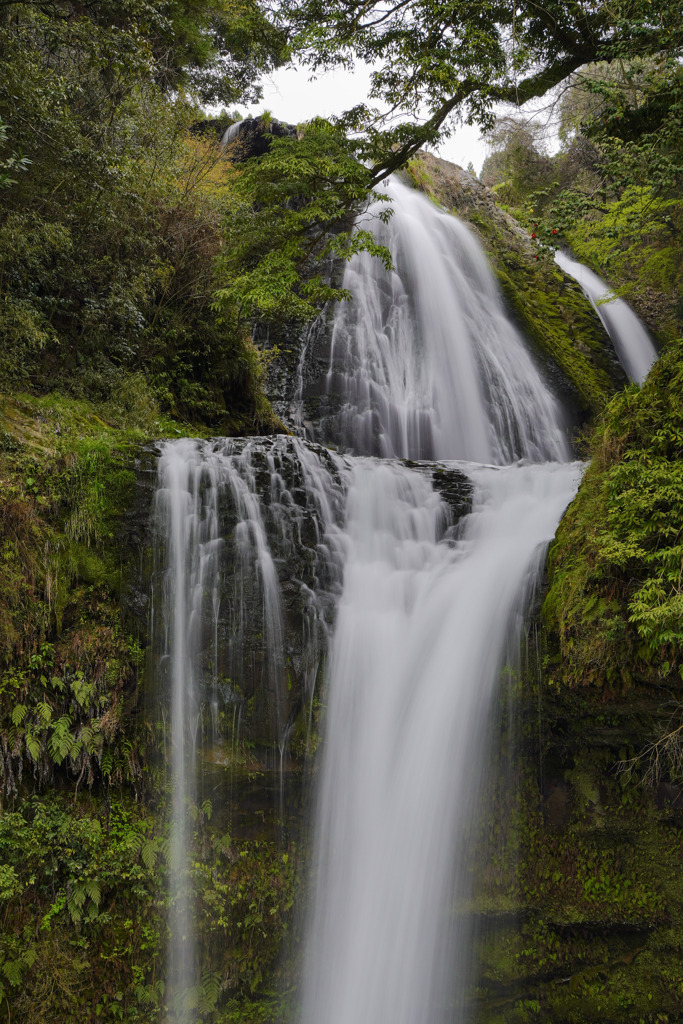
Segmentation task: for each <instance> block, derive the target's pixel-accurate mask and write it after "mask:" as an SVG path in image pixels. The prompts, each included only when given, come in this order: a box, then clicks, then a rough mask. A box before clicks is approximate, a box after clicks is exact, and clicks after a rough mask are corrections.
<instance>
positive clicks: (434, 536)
mask: <svg viewBox="0 0 683 1024" xmlns="http://www.w3.org/2000/svg"><path fill="white" fill-rule="evenodd" d="M389 191H390V192H391V193H392V197H393V199H394V202H395V205H396V212H395V215H394V217H393V218H392V221H391V223H390V225H389V227H388V228H387V229H386V232H385V229H384V228H381V227H380V228H379V232H378V233H379V235H380V240H382V241H384V242H385V243H387V244H388V245H389V246H390V247H391V249H392V253H393V256H394V260H395V265H396V271H395V272H394V273H393V274H387V273H386V272H385V271H384V270H383V269H382V268H381V267H380V266H379V264H378V263H376V262H375V261H372V260H371V259H370V258H369V257H367V256H365V255H362V256H358V257H355V258H354V259H353V260H352V261H351V264H350V266H349V268H348V271H347V277H346V278H345V281H344V285H345V287H348V288H350V290H351V291H352V292H353V293H354V296H355V298H354V302H353V303H352V304H344V305H342V306H341V307H340V309H339V310H338V311H337V314H336V324H335V327H334V335H333V339H332V358H331V364H330V367H331V368H330V375H329V386H330V389H331V391H333V392H335V393H336V394H337V395H339V397H340V400H341V401H340V409H339V414H338V415H337V416H334V417H332V418H331V419H330V420H328V422H327V424H326V425H325V428H324V430H323V429H322V428H321V431H320V432H321V433H324V434H325V436H330V432H332V436H335V437H336V439H337V440H338V441H339V442H340V443H342V444H343V445H345V446H347V447H349V448H351V449H352V450H353V451H354V453H355V455H354V457H351V456H345V457H341V456H338V455H336V454H333V453H331V452H329V451H327V450H326V449H324V448H321V447H319V446H315V445H313V446H311V445H309V444H307V443H305V442H303V441H301V440H297V439H292V438H278V439H275V440H273V439H260V440H258V439H255V440H247V441H245V440H241V441H240V440H236V441H212V442H196V441H182V442H173V443H169V444H167V445H165V446H164V448H163V450H162V456H161V459H160V465H159V491H158V498H157V505H158V515H157V519H158V530H159V536H160V537H164V538H165V552H166V554H165V561H164V566H165V569H164V573H163V580H164V587H163V608H164V614H163V622H164V640H163V643H162V644H161V645H160V646H161V647H162V649H163V651H164V653H165V658H164V659H163V662H162V664H163V666H164V673H165V676H166V677H167V678H166V679H165V682H164V685H165V686H166V689H167V692H170V693H171V694H172V697H171V708H172V711H171V715H170V719H171V723H170V724H171V734H170V735H171V750H172V771H171V774H172V782H173V791H174V797H173V817H174V826H175V830H174V837H175V838H174V858H173V863H174V869H173V870H174V874H173V886H174V893H173V906H172V916H171V932H172V947H171V949H170V953H169V986H168V987H169V992H170V995H169V1004H172V1003H174V1001H175V1003H176V1004H178V1003H179V1002H180V1003H182V997H183V995H184V994H185V993H187V991H188V990H189V989H191V987H192V985H193V984H194V983H195V982H196V979H197V970H198V967H197V965H196V963H195V959H196V957H195V954H194V949H193V941H192V914H191V907H190V898H189V895H188V893H189V879H190V872H189V866H190V853H189V851H190V848H191V842H192V835H191V829H190V827H189V826H188V824H187V822H188V820H189V818H188V814H189V805H190V804H192V803H193V802H196V801H197V800H199V799H200V796H201V793H200V789H201V773H199V774H198V772H197V767H196V766H197V763H198V758H201V756H202V754H201V749H199V748H201V745H202V743H206V742H207V741H206V730H207V726H206V720H207V714H206V712H205V708H206V706H207V702H208V704H211V703H212V702H213V704H220V702H221V701H222V702H223V703H224V704H225V703H226V702H229V701H230V700H232V699H235V690H234V686H235V681H236V680H237V681H239V680H240V678H241V676H240V673H244V671H245V665H246V663H247V661H248V659H247V658H246V657H245V651H244V648H245V646H246V645H247V640H246V639H245V621H246V620H247V619H248V618H250V617H252V615H253V613H254V608H255V601H254V593H256V592H257V595H258V602H257V603H259V605H260V612H259V613H258V614H259V615H260V621H261V623H262V630H261V633H262V645H263V646H262V649H261V650H260V652H257V654H258V656H257V657H254V655H253V652H252V661H253V662H254V664H256V665H257V666H260V676H259V682H258V685H257V688H258V687H260V689H261V691H263V693H264V694H265V695H266V696H267V700H266V702H265V703H266V705H267V707H268V708H269V709H270V730H271V736H272V741H273V742H274V743H275V744H276V745H277V746H278V747H279V750H280V751H282V750H283V749H284V745H285V744H286V739H287V735H288V729H289V728H290V725H291V721H292V715H293V714H294V713H295V712H296V711H297V709H296V708H292V707H291V706H289V704H288V696H287V686H286V683H285V680H284V666H285V662H287V663H291V662H292V660H293V656H292V654H291V652H289V653H288V652H287V651H286V650H285V648H286V646H287V643H288V642H289V641H288V639H287V638H288V637H289V631H288V630H286V629H285V626H284V621H285V616H284V614H283V608H284V603H283V593H284V590H285V589H287V588H288V589H289V591H291V589H292V588H294V589H295V590H296V591H297V593H298V594H299V597H300V598H301V599H302V601H303V606H304V608H305V612H304V614H303V618H302V623H301V626H300V630H301V632H302V634H304V643H303V649H305V651H308V652H309V653H308V654H305V653H304V654H303V655H301V657H300V661H301V664H300V665H299V666H298V668H297V669H296V671H297V672H298V674H299V676H300V678H302V679H304V680H305V682H304V692H305V695H306V699H308V698H310V696H311V694H312V692H313V687H314V685H315V679H314V676H315V670H314V668H313V667H312V666H313V665H314V664H315V665H317V664H318V661H319V658H320V651H321V649H322V647H324V646H325V641H326V639H327V637H328V632H329V629H330V626H331V624H332V623H333V620H335V619H336V621H334V630H333V633H332V636H331V640H330V654H329V663H330V664H329V672H328V682H327V713H326V723H325V730H324V741H323V748H322V749H323V756H322V763H321V766H320V778H319V786H318V794H317V811H316V818H315V823H314V837H315V839H314V847H315V853H314V867H313V879H314V884H313V885H312V898H311V906H310V911H309V915H308V927H307V937H306V940H305V957H304V971H303V982H302V991H301V1000H302V1021H303V1024H438V1022H439V1021H440V1020H441V1018H442V1017H444V1018H445V1016H446V1013H447V1012H448V1013H449V1014H450V1016H449V1020H450V1021H451V1022H452V1021H453V1020H457V1019H458V1018H457V1012H456V1011H455V1010H454V1009H453V1006H454V1004H455V1003H457V995H454V994H453V992H454V990H456V991H460V992H462V989H463V984H464V978H465V976H466V969H467V948H468V941H467V931H466V927H465V925H464V924H462V923H461V925H460V927H454V926H453V920H452V918H453V916H454V915H455V918H456V919H457V918H458V913H457V912H456V911H457V908H458V907H459V906H461V905H462V903H463V901H465V900H466V897H467V894H468V878H469V876H470V873H471V864H470V860H469V856H468V851H467V844H466V842H465V838H464V837H465V836H466V834H467V829H468V826H469V824H470V820H471V815H472V810H473V805H474V803H475V802H476V796H477V793H478V780H480V779H481V777H482V776H483V773H484V771H485V761H486V743H485V739H486V734H487V727H486V724H487V720H488V716H489V709H490V706H491V701H492V696H493V694H494V692H495V686H496V681H497V678H498V675H499V672H500V668H501V665H502V661H503V659H504V658H505V652H506V650H507V649H508V648H509V645H510V644H512V646H513V647H514V645H515V644H518V642H519V634H520V630H521V626H522V622H523V618H524V613H525V608H526V599H527V595H528V591H529V588H530V583H532V582H533V580H534V578H535V574H536V572H537V571H538V567H539V565H540V562H541V560H542V553H543V550H544V545H545V544H546V543H547V541H548V540H549V539H550V537H551V536H552V535H553V533H554V530H555V528H556V525H557V522H558V520H559V518H560V515H561V514H562V511H563V509H564V508H565V507H566V505H567V503H568V502H569V500H570V499H571V497H572V495H573V493H574V491H575V488H576V486H577V481H578V477H579V475H580V469H579V467H578V466H577V465H576V464H569V463H567V462H566V459H567V458H568V446H567V444H566V441H565V439H564V434H563V430H562V422H561V421H562V414H561V410H560V408H559V405H558V403H557V401H556V399H555V398H554V397H553V396H552V395H551V393H550V392H549V390H548V389H547V387H546V386H545V384H544V382H543V379H542V376H541V374H540V373H539V371H538V370H537V368H536V366H535V364H534V362H533V360H532V359H531V357H530V356H529V355H528V353H527V351H526V349H525V347H524V343H523V341H522V339H521V337H520V336H519V334H518V333H517V331H516V330H515V329H514V328H513V326H512V325H511V324H510V323H509V322H508V320H507V318H506V316H505V312H504V308H503V305H502V301H501V298H500V296H499V294H498V291H497V289H496V287H495V284H494V283H493V279H492V277H491V274H490V272H489V270H488V268H487V267H486V263H485V260H484V257H483V256H482V254H481V252H480V251H479V249H478V246H477V245H476V243H475V241H474V239H473V238H472V236H471V235H470V234H469V233H468V232H467V230H466V229H465V228H464V227H463V226H462V225H461V224H460V223H459V222H458V221H457V220H455V219H454V218H452V217H450V216H449V215H447V214H445V213H443V212H442V211H440V210H438V209H437V208H436V207H434V206H433V205H432V204H431V203H429V201H428V200H427V199H426V198H425V197H423V196H420V195H418V194H416V193H413V192H412V191H410V190H409V189H407V188H405V187H404V186H402V185H400V183H396V182H392V183H390V185H389ZM325 432H326V433H325ZM377 455H380V456H384V458H383V459H382V458H377V457H376V456H377ZM397 456H403V457H410V458H418V459H433V458H438V459H441V460H444V459H460V460H468V461H467V462H463V463H458V464H456V463H453V462H450V463H449V462H441V463H439V465H438V466H429V465H427V464H426V463H423V464H422V465H419V466H407V465H402V464H400V463H398V462H396V461H394V459H395V458H396V457H397ZM520 459H521V460H525V461H524V462H522V463H515V460H520ZM471 460H477V461H478V462H480V463H488V465H476V464H473V462H472V461H471ZM491 463H495V464H497V465H491ZM463 474H464V477H463ZM444 478H453V479H459V480H461V481H464V491H465V492H467V493H470V492H471V495H472V496H471V511H470V514H469V515H467V516H465V518H464V519H463V520H462V521H461V522H460V523H459V524H457V523H455V522H454V520H453V515H452V512H451V509H450V506H449V503H448V501H446V500H444V497H442V494H443V495H445V496H446V497H448V493H447V492H448V488H447V487H446V488H444V484H443V481H444ZM465 478H467V479H469V483H467V479H465ZM449 500H452V494H451V496H450V499H449ZM454 504H457V502H455V503H454ZM460 504H462V502H460ZM301 549H303V550H304V551H305V552H307V557H306V558H305V559H304V560H303V563H302V564H304V563H305V565H306V566H307V568H306V569H305V570H303V569H302V571H301V572H299V570H298V569H297V570H295V571H293V570H292V568H291V565H293V564H294V560H295V557H296V556H295V552H296V551H297V550H301ZM290 563H291V565H290ZM288 572H289V576H287V573H288ZM226 605H229V610H228V611H226V610H225V607H224V606H226ZM288 615H289V616H290V617H291V610H290V611H289V612H288ZM313 648H316V652H315V653H310V652H311V651H312V650H313ZM226 676H229V677H230V680H231V682H230V684H228V683H227V682H225V678H226ZM244 685H245V684H241V687H242V688H243V686H244ZM251 685H252V687H253V686H255V685H256V684H254V682H253V680H252V684H251ZM299 711H300V712H301V709H299ZM304 713H305V709H304ZM212 714H213V716H214V718H215V717H216V715H215V711H214V712H212ZM209 717H211V716H209ZM218 717H220V716H218ZM213 742H215V735H214V739H213ZM447 1007H450V1009H449V1010H448V1011H447ZM170 1019H171V1020H173V1021H174V1022H175V1021H177V1022H180V1024H186V1022H189V1021H191V1020H192V1019H193V1016H192V1014H191V1012H190V1011H189V1010H183V1009H182V1008H181V1009H180V1010H176V1012H175V1015H173V1013H172V1014H171V1017H170Z"/></svg>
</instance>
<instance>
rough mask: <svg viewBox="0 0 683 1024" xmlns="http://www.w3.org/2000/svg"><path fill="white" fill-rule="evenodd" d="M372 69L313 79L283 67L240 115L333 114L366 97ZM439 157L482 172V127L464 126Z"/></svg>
mask: <svg viewBox="0 0 683 1024" xmlns="http://www.w3.org/2000/svg"><path fill="white" fill-rule="evenodd" d="M369 82H370V69H369V68H367V67H361V68H358V69H357V70H356V71H355V72H354V73H351V72H349V71H344V70H341V69H337V70H334V71H329V72H327V73H326V74H325V75H321V76H320V77H319V78H318V79H317V80H316V81H314V82H311V81H309V78H308V71H306V70H302V69H299V68H283V69H281V70H279V71H276V72H275V73H274V74H273V75H272V76H270V77H269V78H264V79H263V81H262V83H261V84H262V85H263V99H262V100H261V102H260V104H258V106H255V107H250V108H247V107H244V106H241V107H238V108H237V109H238V110H239V111H240V113H241V114H243V115H244V116H246V114H248V113H249V114H258V113H261V112H263V111H264V110H269V111H270V113H271V114H272V115H273V117H276V118H278V119H279V120H280V121H287V122H289V123H290V124H298V123H299V122H301V121H309V120H310V119H311V118H312V117H316V116H318V117H330V115H332V114H340V113H341V112H342V111H343V110H347V109H348V108H349V107H352V106H354V104H356V103H362V102H364V101H365V100H366V99H367V95H368V89H369ZM434 152H436V154H437V155H438V156H441V157H443V158H444V159H445V160H450V161H452V163H455V164H459V165H460V166H461V167H467V165H468V163H469V162H470V161H471V162H472V163H473V164H474V168H475V170H476V171H477V173H479V171H480V170H481V165H482V163H483V162H484V157H485V156H486V153H487V147H486V145H485V143H484V142H483V141H482V140H481V138H480V135H479V128H477V127H470V126H468V125H465V126H463V127H461V128H458V129H457V131H456V133H455V134H454V135H453V136H452V137H451V138H450V139H448V140H447V141H446V142H444V143H442V144H441V146H440V147H439V148H438V150H434Z"/></svg>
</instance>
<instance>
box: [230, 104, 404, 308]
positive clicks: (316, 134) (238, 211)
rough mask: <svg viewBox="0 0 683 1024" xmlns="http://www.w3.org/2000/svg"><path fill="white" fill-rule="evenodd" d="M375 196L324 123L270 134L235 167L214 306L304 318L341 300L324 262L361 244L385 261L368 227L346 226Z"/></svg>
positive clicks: (336, 132)
mask: <svg viewBox="0 0 683 1024" xmlns="http://www.w3.org/2000/svg"><path fill="white" fill-rule="evenodd" d="M382 198H385V197H384V196H381V195H379V194H377V193H375V192H372V191H371V190H370V189H369V172H368V171H367V169H366V168H365V167H364V166H363V165H362V164H360V163H359V162H358V161H357V160H356V159H355V156H354V155H353V147H352V146H351V144H350V143H349V142H348V141H347V140H346V138H345V136H344V135H343V133H342V132H341V130H340V129H339V128H336V127H334V126H333V125H331V124H330V123H329V122H327V121H325V120H322V119H320V118H318V119H316V120H314V121H312V122H310V123H309V124H307V125H306V127H305V129H304V131H303V134H302V137H301V138H300V139H296V138H287V137H285V138H273V139H272V142H271V147H270V152H269V153H267V154H266V155H265V156H263V157H260V158H252V159H251V160H248V161H247V162H246V163H245V164H243V165H239V166H238V167H237V168H236V169H235V173H234V177H233V181H232V194H231V200H230V205H229V207H228V210H227V214H226V218H225V222H224V231H225V246H224V248H223V250H222V252H221V256H220V258H219V267H220V273H221V275H222V276H223V277H224V278H225V279H227V280H228V281H229V284H228V286H227V287H224V288H222V289H220V290H219V291H218V292H217V294H216V301H217V303H218V305H219V307H220V308H221V309H230V308H232V307H236V308H237V310H238V311H239V315H240V316H242V317H244V316H254V315H262V316H265V317H266V318H267V319H271V320H273V319H287V318H290V319H299V320H306V319H310V318H311V317H313V316H315V315H316V314H317V313H318V312H319V309H320V307H321V306H322V304H323V303H324V302H326V301H328V300H329V299H332V298H349V297H350V296H348V294H346V293H343V292H342V291H341V289H339V288H336V287H334V285H333V284H332V283H331V282H330V281H326V280H325V279H324V276H323V275H324V273H325V263H326V262H330V261H332V260H334V259H350V258H351V256H352V255H353V254H354V253H355V252H358V251H359V249H365V250H367V251H369V252H371V253H372V254H373V255H375V256H377V257H378V258H380V259H382V260H383V262H384V263H385V265H386V266H390V265H391V259H390V256H389V253H388V251H387V250H386V249H385V248H384V247H382V246H378V245H377V244H376V243H375V242H374V241H373V238H372V235H371V234H370V232H368V231H366V230H363V229H362V228H355V229H354V228H353V226H352V216H353V214H354V213H355V214H356V215H360V214H361V213H362V211H363V210H365V209H367V207H368V205H369V204H370V203H371V202H372V201H375V200H378V199H382ZM388 213H389V211H388V210H387V211H386V212H385V214H384V215H383V216H384V217H385V218H386V217H387V216H388ZM321 268H322V269H321Z"/></svg>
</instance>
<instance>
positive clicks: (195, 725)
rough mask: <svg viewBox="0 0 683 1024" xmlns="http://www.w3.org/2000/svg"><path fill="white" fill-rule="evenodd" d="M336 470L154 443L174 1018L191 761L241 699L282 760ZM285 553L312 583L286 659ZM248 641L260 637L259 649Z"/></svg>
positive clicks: (266, 448)
mask: <svg viewBox="0 0 683 1024" xmlns="http://www.w3.org/2000/svg"><path fill="white" fill-rule="evenodd" d="M347 473H348V468H347V465H346V463H345V462H344V461H343V460H342V459H341V458H339V457H338V456H335V455H333V454H331V453H329V452H328V451H327V450H324V449H319V448H316V447H312V446H309V445H306V444H305V443H304V442H302V441H299V440H297V439H294V438H291V439H290V438H285V437H281V438H276V439H268V440H261V441H257V442H255V441H249V440H247V441H241V440H222V441H221V440H219V441H193V440H179V441H173V442H168V443H165V444H164V445H163V446H162V448H161V456H160V459H159V468H158V486H157V492H156V510H155V518H156V535H157V540H158V546H159V547H161V548H163V552H162V553H161V554H160V561H161V565H160V566H159V572H158V577H159V587H160V594H159V597H160V600H159V601H157V602H155V603H158V604H160V605H161V609H162V615H161V618H160V620H159V621H158V622H156V623H155V626H154V631H155V632H156V633H157V637H156V640H155V646H156V647H157V649H158V654H159V658H158V664H159V666H160V677H161V678H160V680H159V689H160V692H161V694H162V695H163V700H164V704H163V707H164V711H163V718H164V720H165V723H166V737H167V739H168V744H169V747H170V757H169V762H170V781H171V789H172V808H171V815H172V820H171V849H170V873H171V905H170V915H169V927H170V934H171V944H170V948H169V955H168V972H167V986H166V990H167V1003H168V1006H169V1021H173V1022H174V1024H185V1022H188V1021H191V1020H193V1019H194V1015H193V1013H192V1011H191V1006H192V1005H194V1004H195V1003H196V1000H194V999H193V994H192V990H193V987H194V986H196V984H197V982H198V979H199V976H200V973H201V971H200V964H199V963H198V959H197V951H196V949H195V942H194V927H193V908H192V895H191V870H190V866H191V856H190V852H191V849H192V841H193V826H192V824H191V823H192V821H193V819H194V818H196V808H197V805H198V803H199V802H201V800H202V799H203V796H204V794H202V792H201V786H202V772H201V771H200V762H201V761H202V760H204V759H206V758H208V757H209V755H210V754H211V752H212V749H213V748H214V747H215V746H216V745H217V744H220V743H222V742H225V739H226V735H225V730H224V729H222V728H221V712H222V713H223V717H225V709H226V708H230V707H231V706H233V705H235V704H237V703H240V702H241V700H242V698H243V697H244V696H245V695H246V696H251V695H253V696H254V697H255V699H256V701H257V703H260V704H261V706H262V707H263V709H264V719H265V721H264V726H263V728H264V731H265V732H266V733H267V734H268V735H269V738H270V739H271V741H272V742H273V743H274V744H275V746H276V747H279V749H278V754H279V758H280V760H281V759H282V756H283V753H284V749H283V744H284V743H285V742H286V737H287V719H288V715H289V712H290V709H289V707H288V695H287V681H286V678H285V660H286V658H287V659H288V660H289V662H290V663H291V664H292V665H294V667H295V668H296V669H297V671H298V672H299V673H300V674H301V675H302V676H303V677H304V678H305V679H306V684H305V688H306V687H308V689H309V690H311V689H312V687H313V686H314V684H315V673H314V672H312V671H311V662H313V663H315V662H316V659H317V658H319V653H317V652H318V651H319V648H320V646H321V644H323V641H324V638H325V635H326V630H327V628H328V627H327V622H328V620H329V617H330V613H331V606H332V604H333V603H334V594H335V592H336V591H338V589H339V579H340V573H341V568H340V565H341V555H340V552H339V551H338V550H337V547H338V545H339V543H340V540H339V536H340V535H339V530H338V528H337V527H336V524H337V523H338V522H339V521H340V520H341V518H342V515H343V500H344V486H345V484H344V478H345V476H346V475H347ZM293 552H296V554H297V558H298V560H299V561H302V560H303V562H304V563H305V564H306V566H307V567H308V572H309V576H310V579H308V580H305V579H302V580H300V581H298V586H299V587H300V590H301V595H302V596H301V600H300V602H299V604H300V606H301V608H302V610H303V614H302V621H301V629H302V630H303V631H304V632H305V634H306V635H305V640H304V642H303V643H302V644H301V648H302V651H303V655H302V656H301V657H299V658H298V659H297V656H296V653H295V652H292V651H289V652H286V644H285V641H284V636H283V633H284V630H283V618H284V616H283V606H282V590H281V583H280V578H279V574H278V569H279V567H280V566H281V565H282V564H283V563H285V562H286V561H287V559H288V557H289V558H291V556H292V553H293ZM302 552H303V553H304V554H305V555H306V557H305V558H303V559H302ZM247 633H249V636H250V637H251V638H252V641H251V642H249V641H248V640H247ZM253 637H259V638H260V641H259V643H258V646H257V649H254V644H253ZM297 661H298V663H297ZM232 717H233V716H228V718H230V719H231V718H232Z"/></svg>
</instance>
